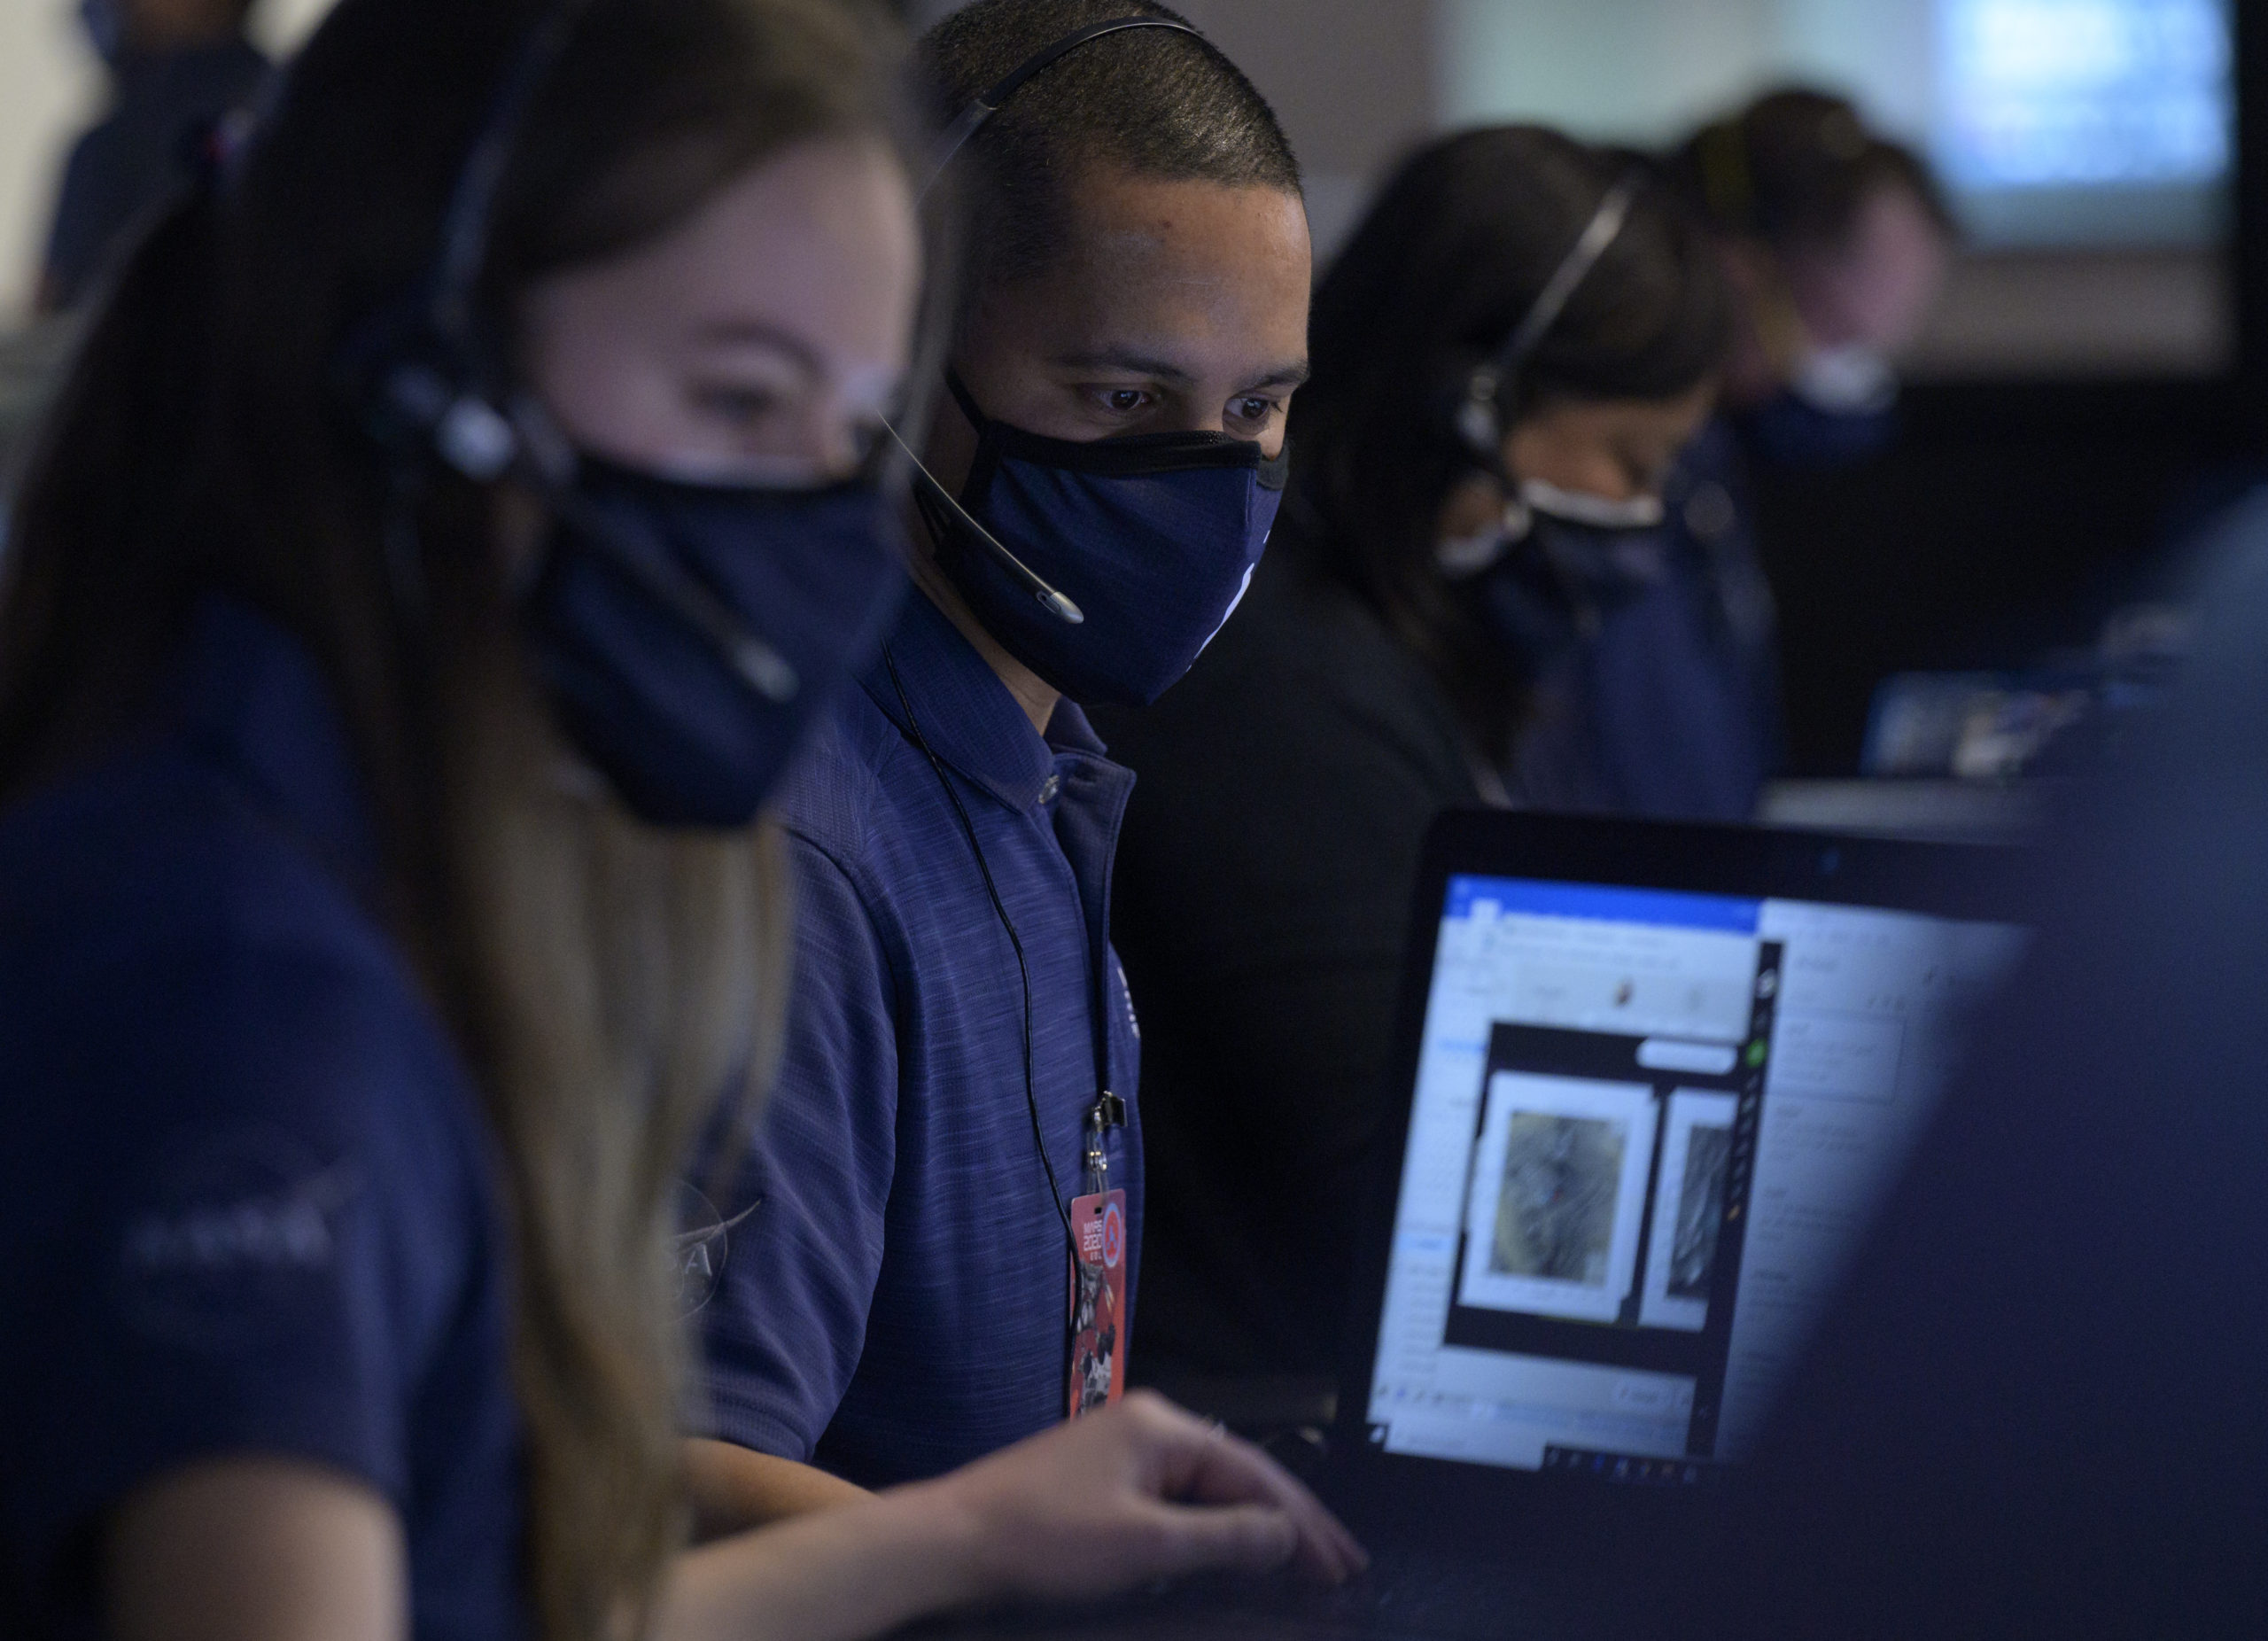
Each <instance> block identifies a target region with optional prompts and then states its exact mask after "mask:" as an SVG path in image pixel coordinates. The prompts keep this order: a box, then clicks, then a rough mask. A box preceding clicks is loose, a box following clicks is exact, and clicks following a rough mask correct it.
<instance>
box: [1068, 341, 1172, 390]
mask: <svg viewBox="0 0 2268 1641" xmlns="http://www.w3.org/2000/svg"><path fill="white" fill-rule="evenodd" d="M1050 363H1052V364H1053V365H1056V366H1057V367H1059V368H1060V369H1066V370H1123V371H1125V372H1126V373H1127V374H1128V375H1130V376H1147V377H1156V378H1157V379H1158V380H1159V381H1161V382H1171V383H1173V384H1174V385H1176V386H1187V385H1189V384H1190V383H1192V382H1194V381H1195V380H1196V379H1197V378H1196V377H1193V376H1192V375H1191V374H1190V373H1189V372H1188V371H1186V370H1184V369H1182V368H1181V367H1180V366H1179V365H1177V364H1176V363H1174V362H1173V361H1171V360H1170V359H1159V358H1155V357H1153V356H1152V355H1151V354H1145V353H1142V352H1139V351H1138V350H1137V349H1135V348H1131V347H1096V348H1088V349H1085V350H1084V351H1082V352H1079V353H1076V354H1057V355H1056V356H1055V357H1054V358H1053V359H1052V360H1051V361H1050Z"/></svg>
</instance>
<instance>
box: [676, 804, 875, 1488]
mask: <svg viewBox="0 0 2268 1641" xmlns="http://www.w3.org/2000/svg"><path fill="white" fill-rule="evenodd" d="M791 847H792V849H793V851H794V856H795V862H796V967H795V979H794V983H793V984H794V990H793V992H792V993H791V998H790V1003H789V1007H788V1035H787V1041H786V1044H785V1045H784V1047H783V1051H782V1056H781V1067H780V1074H779V1077H778V1079H777V1081H776V1083H775V1085H774V1086H773V1089H772V1091H771V1093H770V1096H769V1098H768V1099H767V1100H766V1101H765V1105H764V1108H763V1109H762V1110H761V1112H760V1113H759V1115H758V1116H757V1120H756V1121H755V1123H754V1124H753V1125H752V1132H747V1133H745V1134H744V1136H742V1139H743V1143H744V1146H745V1151H744V1155H743V1157H742V1161H741V1163H740V1165H739V1167H738V1168H737V1170H735V1172H734V1178H735V1188H734V1191H733V1193H732V1194H731V1201H730V1202H729V1203H727V1204H723V1205H721V1206H723V1208H724V1213H725V1216H726V1218H727V1219H729V1218H731V1217H733V1216H734V1215H736V1214H739V1213H741V1212H742V1211H743V1210H747V1209H750V1204H753V1205H754V1208H753V1211H751V1212H750V1213H749V1217H748V1218H747V1219H746V1221H745V1222H744V1223H743V1224H742V1225H741V1226H739V1227H737V1228H735V1229H734V1231H732V1232H731V1233H730V1239H729V1241H728V1243H727V1245H726V1250H725V1258H724V1265H723V1269H722V1271H721V1272H719V1274H718V1284H717V1288H716V1291H715V1293H714V1294H713V1295H711V1298H710V1300H709V1302H708V1303H707V1305H706V1306H705V1307H704V1308H703V1311H702V1325H703V1339H704V1344H705V1349H706V1353H707V1383H708V1390H709V1408H708V1410H707V1417H708V1427H709V1429H710V1432H711V1434H712V1435H716V1436H718V1437H719V1438H721V1439H723V1440H725V1441H728V1442H734V1443H739V1444H740V1445H741V1446H743V1447H749V1448H753V1449H755V1450H757V1451H759V1452H765V1453H772V1454H776V1455H778V1456H780V1457H781V1458H793V1459H797V1460H801V1461H804V1462H808V1461H809V1460H810V1458H811V1457H812V1452H813V1450H815V1449H816V1448H817V1446H818V1444H819V1437H820V1436H821V1435H824V1434H825V1432H826V1430H827V1424H828V1422H829V1421H830V1420H831V1419H833V1418H834V1416H835V1409H836V1407H837V1406H838V1405H840V1404H841V1403H842V1400H843V1393H844V1392H845V1390H847V1389H848V1388H849V1387H850V1376H851V1374H852V1373H854V1372H855V1371H856V1370H857V1368H858V1358H859V1357H860V1355H861V1353H862V1352H863V1351H864V1349H865V1346H866V1318H867V1313H868V1311H869V1309H870V1308H871V1306H872V1303H873V1300H874V1285H875V1282H876V1280H877V1279H878V1277H879V1275H880V1272H881V1270H882V1247H883V1219H884V1215H885V1213H886V1211H887V1209H888V1206H889V1194H890V1182H891V1177H892V1173H893V1170H894V1169H895V1166H896V1160H897V1071H898V1061H897V1023H896V1019H895V1010H894V1007H893V1000H894V998H893V985H892V981H891V977H890V970H889V961H888V958H887V955H886V953H885V952H884V950H883V947H882V942H881V940H880V939H879V937H877V934H876V932H875V928H874V919H873V918H872V916H871V915H870V914H869V913H868V910H867V907H866V903H865V902H864V900H863V899H862V898H860V896H859V894H858V890H857V888H856V886H855V885H854V884H853V883H851V881H850V878H849V877H848V876H847V875H845V873H844V871H843V867H841V866H840V865H838V864H837V863H836V861H835V859H832V858H830V857H829V856H828V855H827V853H825V852H823V851H821V850H820V849H819V848H818V847H817V846H815V845H814V844H812V843H810V842H809V841H808V840H806V839H804V838H802V837H794V838H793V839H792V842H791ZM710 1166H711V1167H712V1168H713V1166H714V1164H713V1163H711V1164H710ZM700 1178H701V1176H700V1175H699V1174H696V1175H695V1180H696V1181H698V1180H699V1179H700Z"/></svg>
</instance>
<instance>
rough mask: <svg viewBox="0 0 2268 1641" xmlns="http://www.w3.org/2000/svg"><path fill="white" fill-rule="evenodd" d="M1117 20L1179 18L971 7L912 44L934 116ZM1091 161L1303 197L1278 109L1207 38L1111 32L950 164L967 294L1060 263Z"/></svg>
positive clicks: (1069, 1) (1087, 0)
mask: <svg viewBox="0 0 2268 1641" xmlns="http://www.w3.org/2000/svg"><path fill="white" fill-rule="evenodd" d="M1120 17H1157V18H1164V19H1169V20H1171V21H1174V22H1183V21H1185V20H1186V19H1184V18H1182V17H1181V15H1180V14H1179V13H1178V12H1172V11H1169V9H1167V8H1166V7H1164V6H1162V5H1158V4H1153V0H975V4H972V5H969V6H967V7H965V8H963V9H962V10H960V11H959V12H954V13H953V14H952V15H951V16H950V17H947V18H946V19H944V21H942V22H940V23H938V24H937V25H936V27H934V28H932V29H930V31H929V32H928V34H927V35H924V36H923V37H922V40H921V43H920V48H919V57H920V62H921V64H922V66H923V67H924V68H925V69H926V71H927V73H928V78H929V81H930V83H931V85H932V87H933V88H934V90H935V94H936V97H937V99H938V105H937V115H938V118H939V119H940V121H948V120H951V119H952V118H953V117H954V116H955V115H957V114H959V113H960V112H961V110H962V109H964V108H966V107H967V105H969V103H970V102H971V101H972V100H973V99H974V98H975V97H979V96H981V95H983V93H984V92H985V91H987V90H989V89H991V88H992V87H993V86H995V85H997V84H998V83H999V82H1000V81H1001V80H1002V79H1004V78H1005V77H1006V75H1008V74H1011V73H1013V72H1014V70H1015V69H1016V68H1017V67H1018V66H1020V65H1021V64H1022V63H1023V62H1024V61H1026V60H1027V59H1028V58H1030V57H1031V56H1032V55H1033V54H1034V53H1036V52H1037V51H1042V50H1044V49H1045V48H1046V47H1047V46H1049V45H1052V43H1055V42H1056V41H1058V40H1060V39H1062V38H1063V37H1064V36H1065V35H1069V34H1072V33H1075V32H1076V31H1077V30H1078V29H1081V28H1084V27H1087V26H1088V25H1089V24H1091V23H1099V22H1107V21H1108V20H1110V19H1114V18H1120ZM1096 167H1120V168H1122V169H1124V170H1126V171H1129V172H1131V173H1132V174H1134V175H1138V176H1142V177H1147V178H1151V179H1153V180H1156V181H1161V182H1207V183H1223V184H1226V185H1227V186H1230V187H1232V188H1236V187H1261V188H1275V189H1281V190H1282V191H1285V192H1286V193H1298V192H1299V191H1300V167H1299V162H1298V161H1297V160H1296V159H1293V154H1292V145H1291V144H1290V143H1289V142H1287V141H1286V140H1285V136H1284V128H1283V127H1282V126H1281V125H1280V124H1278V121H1277V119H1276V113H1275V111H1274V110H1273V109H1271V108H1270V107H1269V105H1268V100H1267V99H1266V98H1265V97H1262V96H1261V95H1260V93H1259V92H1258V91H1256V90H1254V89H1253V84H1252V82H1251V81H1249V80H1247V79H1246V78H1245V76H1244V74H1243V73H1242V72H1241V71H1240V70H1239V69H1238V67H1237V66H1236V65H1235V64H1234V63H1231V61H1229V59H1228V58H1226V57H1224V56H1223V55H1222V54H1221V52H1220V51H1219V50H1218V49H1217V48H1216V47H1215V46H1214V45H1213V44H1212V43H1210V42H1208V41H1206V40H1203V39H1201V38H1198V37H1195V36H1192V35H1185V34H1179V33H1176V32H1173V31H1171V30H1168V29H1162V28H1138V29H1129V30H1126V31H1125V32H1123V33H1120V34H1115V35H1105V36H1103V37H1102V38H1100V39H1098V40H1095V41H1092V42H1090V43H1088V44H1085V45H1083V46H1081V47H1079V48H1078V50H1076V51H1073V52H1071V53H1070V54H1069V55H1068V56H1066V57H1064V58H1060V59H1059V60H1058V61H1056V62H1055V63H1052V64H1051V65H1050V66H1048V67H1047V68H1046V69H1045V70H1044V71H1043V72H1041V73H1040V74H1037V76H1035V77H1034V78H1033V79H1031V80H1029V81H1028V82H1026V83H1025V84H1024V86H1023V88H1022V89H1020V90H1019V91H1018V92H1017V93H1016V94H1015V96H1014V98H1013V99H1012V100H1010V102H1009V103H1008V104H1007V105H1006V107H1004V108H1003V109H1002V110H1001V111H1000V113H998V114H996V115H994V116H993V117H992V119H991V120H990V121H987V122H986V123H985V125H984V127H983V129H982V130H980V131H979V132H978V133H977V134H976V136H975V137H974V138H973V139H972V140H971V141H970V142H969V144H967V147H965V148H964V149H963V150H962V151H961V152H960V154H959V156H958V157H957V158H956V159H955V160H954V161H953V164H952V167H951V171H952V173H953V176H952V181H953V183H954V186H955V188H956V191H958V194H959V198H961V199H963V200H964V201H965V203H966V207H967V243H968V245H969V247H970V251H971V254H970V256H969V259H968V262H967V274H966V277H967V289H968V291H969V292H970V294H971V295H972V296H974V295H975V294H976V293H979V292H983V290H986V289H989V288H990V287H992V286H994V285H996V284H1006V283H1013V282H1014V281H1017V280H1020V279H1023V278H1028V277H1029V276H1032V275H1035V274H1038V273H1042V272H1045V270H1046V269H1047V268H1050V267H1051V266H1052V264H1053V263H1054V262H1055V261H1056V259H1057V258H1058V257H1060V255H1061V254H1062V253H1063V250H1064V248H1065V247H1066V245H1068V242H1069V238H1070V231H1071V219H1072V199H1071V192H1070V191H1071V190H1072V189H1073V188H1075V187H1076V185H1077V183H1078V181H1079V179H1080V178H1081V177H1082V176H1084V175H1088V174H1089V173H1090V172H1091V171H1092V170H1093V169H1095V168H1096Z"/></svg>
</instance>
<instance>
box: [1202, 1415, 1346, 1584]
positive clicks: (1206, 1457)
mask: <svg viewBox="0 0 2268 1641" xmlns="http://www.w3.org/2000/svg"><path fill="white" fill-rule="evenodd" d="M1180 1480H1181V1487H1180V1488H1179V1489H1177V1490H1178V1491H1179V1492H1180V1494H1181V1496H1182V1497H1184V1498H1188V1499H1192V1500H1194V1501H1197V1502H1199V1503H1200V1504H1202V1505H1214V1506H1220V1505H1247V1504H1259V1505H1270V1506H1272V1507H1273V1508H1275V1509H1277V1510H1280V1511H1281V1512H1283V1513H1284V1515H1285V1517H1286V1518H1287V1519H1288V1520H1290V1521H1291V1523H1292V1525H1293V1528H1295V1529H1296V1531H1297V1533H1298V1536H1299V1541H1298V1557H1299V1561H1300V1565H1301V1567H1302V1568H1303V1569H1304V1570H1305V1571H1306V1572H1307V1573H1308V1574H1309V1576H1311V1577H1315V1578H1319V1579H1321V1580H1323V1581H1324V1583H1332V1584H1336V1583H1344V1582H1345V1581H1346V1580H1348V1578H1351V1577H1353V1576H1354V1575H1355V1574H1356V1573H1359V1572H1361V1571H1362V1570H1363V1568H1364V1567H1368V1566H1369V1565H1370V1557H1369V1556H1368V1555H1366V1554H1364V1553H1363V1547H1362V1546H1361V1545H1360V1544H1356V1543H1355V1536H1354V1535H1353V1534H1351V1533H1349V1532H1348V1530H1347V1529H1346V1528H1344V1527H1342V1526H1341V1525H1340V1521H1339V1519H1338V1518H1337V1517H1336V1516H1334V1515H1332V1513H1331V1512H1330V1511H1328V1510H1326V1509H1324V1506H1323V1501H1322V1500H1320V1499H1318V1498H1317V1497H1316V1496H1315V1495H1314V1494H1313V1493H1311V1492H1309V1490H1308V1489H1307V1488H1306V1487H1305V1486H1304V1485H1302V1484H1301V1482H1300V1480H1299V1478H1298V1477H1296V1476H1294V1475H1293V1474H1292V1473H1291V1472H1290V1471H1288V1470H1286V1469H1285V1468H1284V1466H1281V1465H1279V1464H1278V1463H1277V1462H1276V1461H1275V1460H1274V1459H1272V1458H1269V1457H1268V1455H1267V1454H1265V1453H1263V1452H1262V1451H1261V1450H1259V1449H1258V1448H1256V1447H1254V1446H1253V1445H1252V1443H1249V1442H1246V1441H1243V1440H1241V1439H1240V1438H1239V1437H1236V1436H1233V1435H1228V1434H1227V1433H1226V1432H1224V1431H1219V1430H1214V1431H1208V1433H1207V1435H1206V1439H1205V1441H1204V1442H1203V1443H1202V1444H1201V1445H1200V1446H1199V1447H1197V1448H1196V1449H1194V1450H1192V1453H1191V1455H1190V1458H1189V1467H1188V1469H1187V1470H1186V1472H1185V1473H1184V1475H1183V1476H1182V1477H1181V1478H1180Z"/></svg>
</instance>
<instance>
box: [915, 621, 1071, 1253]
mask: <svg viewBox="0 0 2268 1641" xmlns="http://www.w3.org/2000/svg"><path fill="white" fill-rule="evenodd" d="M882 665H884V666H885V667H887V668H888V669H889V681H890V687H891V688H894V689H896V690H897V704H898V705H900V706H901V707H903V708H905V729H906V734H907V735H909V736H910V737H911V738H912V740H913V744H914V745H915V746H918V747H920V749H921V755H922V756H923V757H924V758H928V760H929V767H930V769H931V770H932V771H933V772H934V773H935V774H936V777H937V784H938V785H940V786H942V787H944V789H945V797H947V798H948V799H950V800H951V804H952V806H953V813H954V814H956V815H957V816H959V818H960V829H961V834H962V836H965V837H967V839H968V849H969V852H970V853H971V854H973V855H975V857H976V869H977V871H978V872H979V873H981V874H982V875H983V878H984V892H985V893H986V894H987V895H989V896H990V897H991V900H992V914H993V915H994V916H995V917H997V918H998V919H999V920H1000V927H1001V929H1003V930H1004V931H1005V932H1006V935H1007V937H1008V944H1009V945H1010V946H1012V947H1014V950H1015V953H1016V978H1017V979H1018V980H1019V981H1020V982H1021V984H1022V986H1023V994H1024V1107H1025V1109H1026V1110H1028V1111H1029V1113H1030V1114H1031V1139H1032V1144H1033V1145H1034V1146H1035V1147H1037V1148H1038V1151H1039V1165H1040V1167H1041V1168H1043V1169H1045V1170H1046V1172H1047V1200H1048V1201H1049V1202H1051V1203H1052V1204H1053V1205H1054V1209H1055V1217H1056V1218H1058V1219H1059V1220H1060V1221H1062V1224H1063V1238H1064V1240H1065V1241H1066V1242H1067V1243H1068V1244H1069V1245H1070V1248H1071V1252H1072V1256H1073V1257H1074V1258H1076V1257H1077V1256H1078V1249H1079V1237H1078V1233H1076V1231H1074V1230H1073V1229H1072V1228H1071V1210H1070V1209H1068V1208H1067V1207H1065V1206H1064V1203H1063V1186H1062V1183H1061V1182H1060V1180H1058V1179H1057V1178H1056V1177H1055V1163H1054V1162H1053V1161H1052V1159H1051V1158H1050V1157H1049V1156H1048V1155H1047V1132H1046V1130H1045V1127H1044V1126H1042V1124H1041V1123H1040V1120H1039V1091H1038V1089H1037V1086H1036V1085H1035V1083H1034V1080H1033V1077H1032V1064H1031V965H1030V963H1029V961H1028V960H1026V958H1025V956H1024V943H1023V937H1021V935H1019V934H1017V933H1016V926H1015V924H1014V922H1013V921H1011V920H1010V918H1009V916H1008V908H1007V906H1006V904H1005V903H1004V902H1003V901H1002V900H1001V898H1000V890H999V886H998V884H996V883H993V881H992V867H991V863H990V862H989V861H988V860H986V859H985V858H984V848H983V844H979V843H978V842H977V841H976V826H975V822H974V821H971V820H970V819H969V818H968V808H967V805H965V804H963V803H962V802H961V801H960V793H959V790H958V789H956V788H955V787H954V785H953V781H952V776H951V774H948V773H947V772H946V769H945V766H944V760H943V759H941V758H938V756H937V754H936V750H935V749H933V748H932V747H931V746H930V744H929V739H928V736H927V735H923V734H922V733H921V724H920V719H917V718H915V717H914V715H913V697H912V696H908V695H907V694H906V693H905V680H904V679H902V678H900V677H899V676H898V675H897V659H896V658H895V657H893V656H891V654H890V652H889V645H888V644H884V645H883V646H882Z"/></svg>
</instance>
